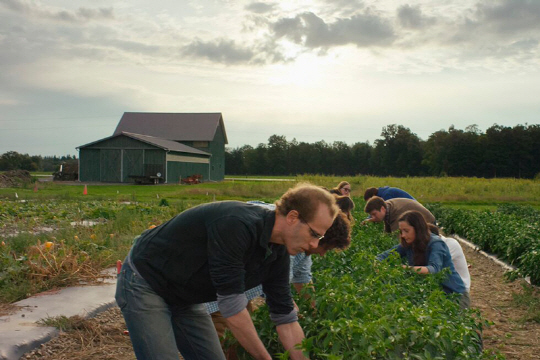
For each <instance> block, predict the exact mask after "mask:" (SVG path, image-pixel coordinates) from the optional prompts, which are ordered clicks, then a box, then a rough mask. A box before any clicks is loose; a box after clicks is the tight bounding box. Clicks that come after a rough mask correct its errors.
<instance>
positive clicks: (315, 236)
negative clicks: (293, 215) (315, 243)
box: [298, 214, 324, 240]
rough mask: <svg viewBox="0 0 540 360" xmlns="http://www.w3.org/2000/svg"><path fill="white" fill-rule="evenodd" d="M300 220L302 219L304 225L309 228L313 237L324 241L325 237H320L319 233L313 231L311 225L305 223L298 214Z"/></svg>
mask: <svg viewBox="0 0 540 360" xmlns="http://www.w3.org/2000/svg"><path fill="white" fill-rule="evenodd" d="M298 218H299V219H300V221H301V222H303V223H304V224H306V225H307V226H308V228H309V233H310V235H311V236H313V237H314V238H315V239H319V240H322V239H324V235H319V233H318V232H316V231H315V230H313V229H312V228H311V226H309V223H308V222H307V221H305V220H304V219H303V218H302V217H301V216H300V214H298Z"/></svg>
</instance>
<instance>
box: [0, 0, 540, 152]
mask: <svg viewBox="0 0 540 360" xmlns="http://www.w3.org/2000/svg"><path fill="white" fill-rule="evenodd" d="M539 41H540V0H489V1H484V0H481V1H478V0H476V1H475V0H452V1H448V0H415V1H401V0H384V1H383V0H377V1H375V0H312V1H307V0H305V1H303V0H298V1H285V0H284V1H255V2H253V1H240V0H238V1H234V0H180V1H179V0H156V1H152V2H149V1H142V0H129V1H127V0H125V1H124V0H119V1H110V0H106V1H105V0H79V1H72V0H48V1H30V0H0V154H2V153H5V152H7V151H17V152H19V153H28V154H30V155H67V154H72V155H77V150H76V147H77V146H80V145H84V144H87V143H90V142H93V141H96V140H99V139H101V138H104V137H107V136H111V135H112V133H113V132H114V130H115V128H116V125H117V124H118V121H119V120H120V118H121V117H122V114H123V113H124V112H179V113H181V112H201V113H205V112H221V113H222V114H223V119H224V122H225V129H226V132H227V136H228V140H229V144H228V146H229V147H231V148H236V147H239V146H243V145H252V146H257V145H258V144H259V143H267V141H268V138H269V137H270V136H271V135H274V134H275V135H283V136H285V137H286V138H287V140H289V141H290V140H293V139H296V140H297V141H305V142H309V143H313V142H316V141H321V140H324V141H326V142H328V143H333V142H335V141H343V142H346V143H347V144H350V145H352V144H354V143H356V142H366V141H369V142H370V143H373V142H374V141H375V140H376V139H378V138H380V134H381V130H382V128H383V127H384V126H387V125H390V124H397V125H403V126H405V127H407V128H409V129H410V130H411V131H412V132H413V133H415V134H417V135H418V136H419V137H420V138H422V139H424V140H427V138H428V137H429V135H431V134H432V133H434V132H435V131H438V130H442V129H446V130H447V129H448V128H449V127H450V126H452V125H453V126H454V127H455V128H457V129H465V128H466V127H467V126H469V125H473V124H474V125H477V126H478V129H479V130H480V131H485V130H486V129H487V128H489V127H491V126H492V125H494V124H499V125H503V126H510V127H512V126H515V125H518V124H529V125H532V124H540V42H539Z"/></svg>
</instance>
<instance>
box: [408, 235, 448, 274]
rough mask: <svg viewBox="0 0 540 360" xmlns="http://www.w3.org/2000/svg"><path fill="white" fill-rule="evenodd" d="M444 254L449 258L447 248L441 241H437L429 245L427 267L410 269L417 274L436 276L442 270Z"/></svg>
mask: <svg viewBox="0 0 540 360" xmlns="http://www.w3.org/2000/svg"><path fill="white" fill-rule="evenodd" d="M445 253H448V256H450V251H449V250H448V246H446V244H445V243H444V242H442V241H437V242H435V243H433V244H431V249H430V253H429V258H428V264H427V266H410V267H411V268H412V269H414V270H415V271H416V272H417V273H419V274H423V275H425V274H436V273H438V272H439V271H441V270H442V269H443V266H444V255H445Z"/></svg>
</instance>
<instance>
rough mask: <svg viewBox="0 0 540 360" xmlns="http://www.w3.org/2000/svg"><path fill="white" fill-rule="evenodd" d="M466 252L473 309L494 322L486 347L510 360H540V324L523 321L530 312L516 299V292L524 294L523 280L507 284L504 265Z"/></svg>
mask: <svg viewBox="0 0 540 360" xmlns="http://www.w3.org/2000/svg"><path fill="white" fill-rule="evenodd" d="M463 251H464V252H465V256H466V257H467V261H468V262H469V264H471V268H470V269H469V271H470V273H471V279H472V282H471V300H472V307H474V308H478V309H480V311H481V312H482V315H483V316H484V317H485V318H486V319H488V320H490V321H492V322H493V323H494V324H493V325H492V326H491V327H490V328H489V329H487V330H485V332H484V346H485V347H486V348H488V349H496V350H499V351H500V352H501V353H502V354H504V355H505V356H506V358H507V359H509V360H512V359H515V360H529V359H540V324H539V323H537V322H532V321H528V322H523V321H522V319H523V318H524V317H525V316H526V314H527V311H526V309H525V308H524V307H521V306H518V305H516V303H515V301H514V300H513V295H512V294H513V293H517V294H522V293H523V287H522V285H521V284H522V281H514V282H512V283H509V282H506V281H505V280H504V277H503V274H504V270H503V268H502V267H501V266H500V265H498V264H496V263H494V262H493V261H491V260H490V259H488V258H486V257H485V256H483V255H481V254H479V253H478V252H476V251H474V250H472V249H470V248H469V247H467V246H463ZM527 286H528V285H527ZM537 296H538V293H537Z"/></svg>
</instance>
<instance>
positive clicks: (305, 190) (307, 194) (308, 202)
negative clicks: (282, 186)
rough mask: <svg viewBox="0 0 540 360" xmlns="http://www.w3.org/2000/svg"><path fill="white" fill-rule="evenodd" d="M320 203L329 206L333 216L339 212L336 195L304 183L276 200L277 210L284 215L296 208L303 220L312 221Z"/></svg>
mask: <svg viewBox="0 0 540 360" xmlns="http://www.w3.org/2000/svg"><path fill="white" fill-rule="evenodd" d="M319 204H323V205H325V206H327V207H328V209H329V211H330V216H332V217H333V218H335V217H336V214H337V213H338V212H339V208H338V207H337V205H336V200H335V198H334V196H332V195H331V194H330V193H329V192H328V191H325V190H323V189H321V188H320V187H318V186H315V185H311V184H307V183H303V184H298V185H296V186H295V187H293V188H290V189H289V190H287V192H286V193H285V194H283V196H282V197H281V199H279V200H278V201H276V210H277V212H278V213H279V214H281V215H283V216H287V214H288V213H289V212H290V211H291V210H296V211H298V213H299V214H300V216H301V217H302V220H303V221H311V220H313V218H314V217H315V214H316V212H317V210H318V208H319Z"/></svg>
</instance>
